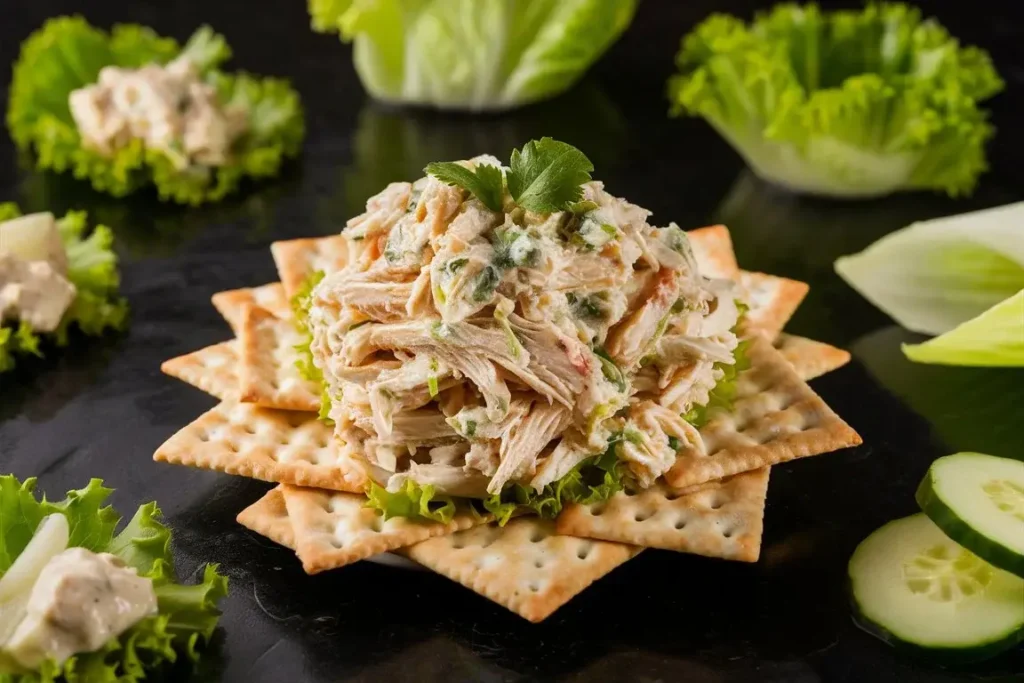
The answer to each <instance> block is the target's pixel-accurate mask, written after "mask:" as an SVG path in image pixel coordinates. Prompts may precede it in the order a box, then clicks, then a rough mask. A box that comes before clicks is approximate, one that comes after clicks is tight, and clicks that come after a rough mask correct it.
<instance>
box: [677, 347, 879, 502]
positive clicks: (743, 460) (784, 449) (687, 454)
mask: <svg viewBox="0 0 1024 683" xmlns="http://www.w3.org/2000/svg"><path fill="white" fill-rule="evenodd" d="M748 355H749V358H750V369H749V370H746V371H745V372H742V373H740V375H739V377H737V378H736V389H737V391H736V398H735V399H734V402H733V407H732V410H728V411H726V410H713V411H711V412H710V414H709V419H708V422H707V424H705V425H704V426H703V427H702V428H701V430H700V433H701V436H702V437H703V438H704V446H705V448H706V451H707V452H706V454H701V453H700V452H699V451H697V450H695V449H685V448H684V449H683V450H682V451H680V453H679V456H678V457H677V458H676V462H675V464H674V465H673V466H672V468H671V469H670V470H669V471H668V472H666V473H665V481H666V482H668V484H669V485H670V486H671V487H672V488H674V489H676V490H679V489H683V488H686V487H688V486H694V485H696V484H703V483H704V482H706V481H713V480H715V479H722V478H723V477H729V476H732V475H734V474H739V473H741V472H748V471H750V470H756V469H759V468H761V467H765V466H767V465H774V464H776V463H780V462H786V461H787V460H793V459H794V458H803V457H806V456H809V455H818V454H819V453H827V452H829V451H834V450H838V449H840V448H846V447H848V446H856V445H858V444H860V443H861V438H860V436H859V435H858V434H857V432H855V431H854V430H853V429H852V428H851V427H850V426H849V425H848V424H846V423H845V422H843V420H842V419H841V418H840V417H839V416H838V415H836V414H835V413H834V412H832V409H831V408H829V407H828V406H827V405H826V404H825V402H824V401H823V400H821V397H819V396H818V395H817V394H816V393H814V390H812V389H811V388H810V387H809V386H807V383H806V382H804V381H803V380H802V379H800V376H799V375H797V373H796V371H795V370H794V369H793V367H792V366H791V365H790V364H789V363H788V362H787V361H786V359H785V358H783V356H782V354H781V353H779V352H778V351H776V350H775V349H774V348H772V345H771V344H770V343H769V342H768V340H767V339H764V338H763V337H760V336H758V335H755V336H754V338H753V339H752V340H751V344H750V348H749V351H748Z"/></svg>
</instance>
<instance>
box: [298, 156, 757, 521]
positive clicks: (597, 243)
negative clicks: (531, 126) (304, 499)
mask: <svg viewBox="0 0 1024 683" xmlns="http://www.w3.org/2000/svg"><path fill="white" fill-rule="evenodd" d="M592 170H593V166H592V165H591V163H590V161H589V160H588V159H587V157H586V156H584V155H583V153H582V152H580V151H579V150H578V149H576V148H574V147H572V146H571V145H568V144H565V143H563V142H558V141H556V140H552V139H550V138H543V139H541V140H537V141H533V142H530V143H528V144H527V145H526V146H525V147H524V148H523V149H522V150H516V151H514V152H513V154H512V158H511V162H510V165H509V166H508V167H503V166H502V165H501V163H500V162H499V161H498V160H497V159H495V158H493V157H488V156H484V157H477V158H475V159H472V160H470V161H465V162H446V163H434V164H430V165H428V166H427V168H426V172H427V174H428V175H427V177H425V178H422V179H420V180H418V181H416V182H415V183H392V184H391V185H389V186H388V187H387V188H386V189H385V190H384V191H383V192H381V193H380V194H378V195H377V196H376V197H373V198H371V199H370V200H369V202H368V204H367V207H368V210H367V212H366V213H364V214H363V215H361V216H358V217H356V218H354V219H352V220H351V221H349V223H348V226H347V228H346V230H345V231H344V232H343V233H342V238H343V239H344V240H345V241H346V243H347V248H348V259H347V262H348V264H347V266H346V267H345V268H343V269H341V270H339V271H336V272H331V273H328V274H326V275H325V276H323V278H322V280H320V281H319V282H318V283H317V284H316V285H315V286H314V287H313V288H312V290H311V292H309V293H308V294H307V295H305V296H303V297H302V302H303V305H302V306H300V311H299V317H300V321H301V324H302V326H303V329H304V330H306V331H307V332H308V334H309V339H310V342H311V346H310V353H311V358H310V363H308V364H306V367H307V368H311V371H312V373H313V374H314V375H316V376H319V377H322V379H323V381H324V386H325V391H326V397H327V400H328V402H329V407H328V408H327V410H326V412H327V413H328V414H329V416H330V418H331V419H332V420H333V422H334V424H335V430H336V434H337V436H338V438H339V439H340V441H341V442H342V443H343V444H344V447H345V448H347V449H350V450H351V451H352V452H353V455H354V456H355V457H356V458H357V459H359V460H361V461H363V462H365V463H366V464H367V465H368V467H369V470H370V471H371V472H372V478H373V479H374V480H375V481H376V483H375V484H373V485H372V486H371V489H370V492H369V497H370V502H371V504H373V505H376V506H378V507H380V508H382V509H383V510H384V512H385V514H394V515H413V516H428V517H431V516H434V517H438V518H443V517H444V516H446V515H448V514H450V513H451V510H452V508H451V506H449V505H447V504H446V503H445V500H446V499H445V498H444V497H445V496H453V497H466V498H474V499H478V500H480V501H482V507H483V508H485V509H486V510H488V511H490V512H492V513H494V514H495V515H496V516H497V517H498V518H499V519H501V520H507V519H508V518H509V516H510V515H511V514H512V512H513V511H515V510H516V509H517V508H520V507H527V508H531V509H532V510H533V511H535V512H537V513H539V514H542V515H544V516H549V517H553V516H555V515H557V514H558V513H559V512H560V511H561V509H562V506H563V504H564V503H566V502H570V501H571V502H594V501H597V500H602V499H605V498H607V497H608V496H611V495H612V494H614V493H615V492H617V491H619V490H621V489H622V488H623V487H631V488H647V487H649V486H652V485H653V484H654V482H655V481H656V480H657V479H658V478H659V477H661V476H662V475H663V474H665V472H666V471H668V469H669V468H671V467H672V466H673V464H674V463H675V462H676V456H677V453H678V452H679V451H680V449H682V448H684V447H689V448H693V449H697V450H701V449H702V448H703V445H702V439H701V435H700V433H699V432H698V431H697V426H699V424H700V420H701V416H702V414H703V408H704V407H705V406H707V405H709V404H711V403H715V402H716V401H717V402H721V401H725V400H727V398H726V397H727V396H728V395H729V392H730V389H729V387H730V385H731V383H732V380H733V379H734V378H735V376H736V369H737V367H742V364H743V361H744V359H743V349H744V344H742V343H741V342H740V339H739V338H738V336H737V326H738V324H739V322H740V318H741V315H742V312H743V310H744V305H743V304H742V303H741V302H740V301H739V300H738V299H739V296H740V294H739V291H738V289H737V287H736V286H735V284H734V282H732V281H731V280H724V279H710V278H707V277H704V276H703V275H701V273H700V271H699V269H698V267H697V262H696V259H695V257H694V254H693V251H692V250H691V247H690V243H689V239H688V237H687V235H686V233H685V232H684V231H683V230H681V229H680V228H679V227H678V226H676V225H675V224H670V225H669V226H668V227H665V228H655V227H653V226H651V225H650V224H649V223H648V222H647V218H648V216H649V215H650V212H649V211H647V210H645V209H643V208H641V207H639V206H636V205H634V204H630V203H629V202H627V201H625V200H624V199H620V198H618V197H615V196H614V195H611V194H609V193H608V192H606V191H605V189H604V186H603V185H602V184H601V183H599V182H596V181H591V177H590V172H591V171H592ZM435 509H436V512H435Z"/></svg>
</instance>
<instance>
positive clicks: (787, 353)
mask: <svg viewBox="0 0 1024 683" xmlns="http://www.w3.org/2000/svg"><path fill="white" fill-rule="evenodd" d="M772 345H773V346H774V347H775V348H776V349H778V350H779V353H781V354H782V356H783V357H784V358H785V359H786V360H788V361H789V364H790V365H792V366H793V369H794V370H796V374H798V375H800V379H802V380H804V381H805V382H806V381H809V380H812V379H814V378H815V377H821V376H822V375H824V374H825V373H828V372H832V371H833V370H835V369H837V368H841V367H843V366H844V365H846V364H847V363H849V362H850V352H849V351H846V350H845V349H840V348H836V347H835V346H832V345H830V344H826V343H824V342H820V341H814V340H813V339H807V338H806V337H797V336H794V335H792V334H785V333H783V334H780V335H779V336H778V337H776V338H775V341H773V342H772Z"/></svg>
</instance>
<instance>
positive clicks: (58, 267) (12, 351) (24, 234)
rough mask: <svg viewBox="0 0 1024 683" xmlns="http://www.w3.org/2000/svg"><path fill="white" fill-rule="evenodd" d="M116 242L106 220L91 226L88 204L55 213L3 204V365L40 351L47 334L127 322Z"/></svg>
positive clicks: (57, 336)
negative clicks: (104, 223)
mask: <svg viewBox="0 0 1024 683" xmlns="http://www.w3.org/2000/svg"><path fill="white" fill-rule="evenodd" d="M113 241H114V236H113V233H111V231H110V229H109V228H107V227H105V226H102V225H100V226H97V227H96V228H95V229H93V230H92V231H90V230H89V228H88V223H87V221H86V214H85V212H82V211H72V212H70V213H68V214H67V215H66V216H64V217H63V218H61V219H60V220H57V219H55V218H54V216H53V214H50V213H35V214H31V215H28V216H22V215H21V212H20V210H19V209H18V207H17V206H16V205H14V204H11V203H6V204H0V372H3V371H5V370H10V369H12V368H13V367H14V364H15V358H16V357H17V356H25V355H34V356H42V355H43V350H42V346H41V345H42V343H43V341H44V339H45V340H47V341H51V342H53V343H55V344H56V345H57V346H67V345H68V343H69V342H70V336H69V332H70V330H71V329H72V328H78V329H79V330H81V331H82V332H83V333H85V334H87V335H90V336H99V335H101V334H103V333H104V332H105V331H107V330H121V329H124V328H125V326H126V325H127V321H128V304H127V302H126V301H125V300H124V299H122V298H121V297H120V295H119V294H118V288H119V287H120V284H121V277H120V274H119V273H118V270H117V256H116V255H115V254H114V251H113V249H112V244H113Z"/></svg>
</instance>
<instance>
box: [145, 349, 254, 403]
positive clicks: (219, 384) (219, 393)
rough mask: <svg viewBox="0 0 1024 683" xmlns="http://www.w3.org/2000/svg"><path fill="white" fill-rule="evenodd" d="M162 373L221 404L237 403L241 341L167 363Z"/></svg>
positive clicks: (194, 352) (193, 353) (196, 352)
mask: <svg viewBox="0 0 1024 683" xmlns="http://www.w3.org/2000/svg"><path fill="white" fill-rule="evenodd" d="M160 370H161V371H162V372H163V373H164V374H165V375H170V376H171V377H174V378H177V379H180V380H181V381H182V382H187V383H188V384H191V385H192V386H194V387H196V388H197V389H201V390H202V391H205V392H206V393H208V394H210V395H211V396H214V397H216V398H219V399H220V400H222V401H237V400H238V398H239V393H238V387H239V385H240V383H241V379H240V378H239V376H238V341H237V340H235V339H232V340H231V341H226V342H221V343H220V344H214V345H213V346H207V347H206V348H205V349H199V350H198V351H193V352H192V353H189V354H185V355H184V356H178V357H177V358H172V359H171V360H168V361H164V362H163V364H162V365H161V366H160Z"/></svg>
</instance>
